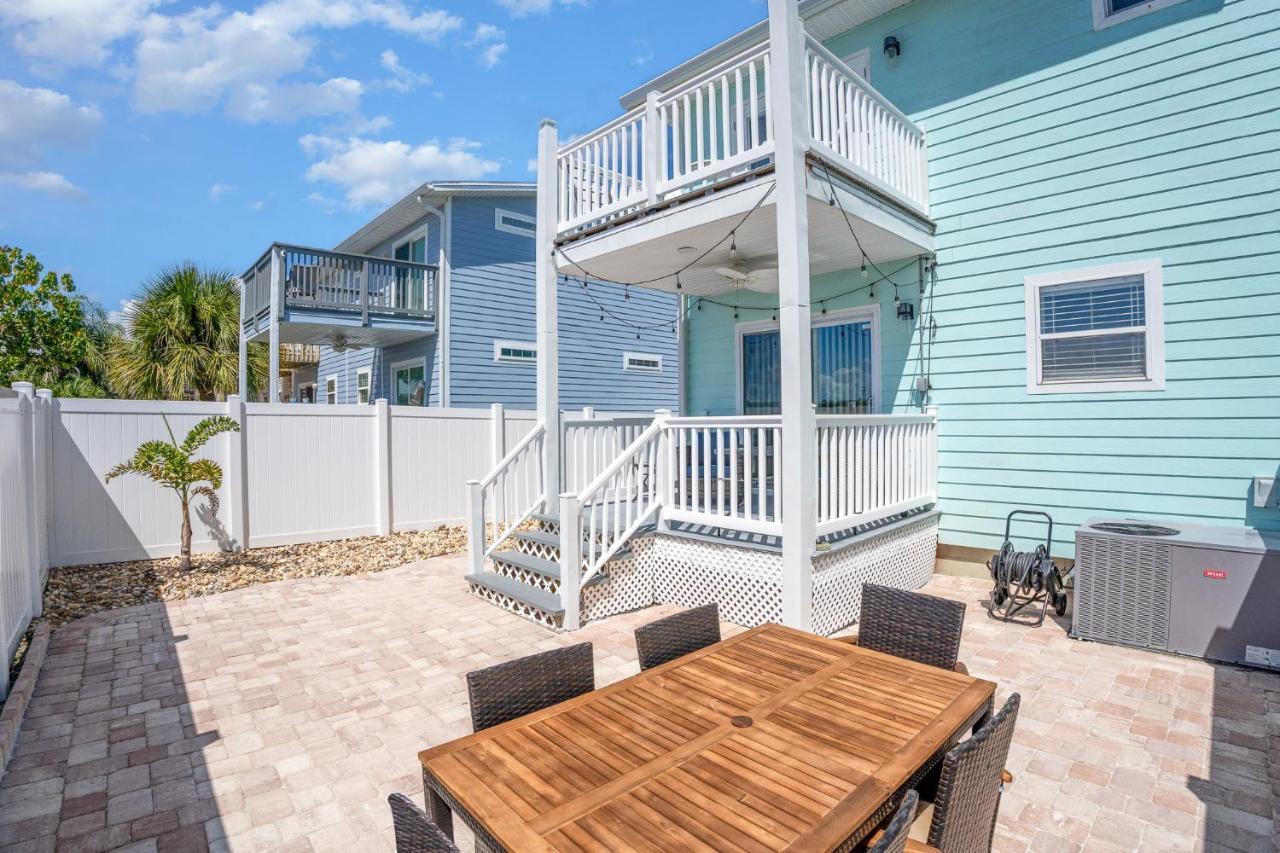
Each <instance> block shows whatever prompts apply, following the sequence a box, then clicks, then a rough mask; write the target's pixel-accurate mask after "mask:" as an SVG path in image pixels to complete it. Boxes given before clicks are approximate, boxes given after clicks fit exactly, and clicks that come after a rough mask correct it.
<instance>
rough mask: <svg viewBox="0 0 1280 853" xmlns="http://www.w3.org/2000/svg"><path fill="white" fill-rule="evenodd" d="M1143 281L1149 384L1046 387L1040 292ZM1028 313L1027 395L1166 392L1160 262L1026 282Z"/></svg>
mask: <svg viewBox="0 0 1280 853" xmlns="http://www.w3.org/2000/svg"><path fill="white" fill-rule="evenodd" d="M1137 275H1140V276H1142V278H1143V288H1142V292H1143V298H1144V300H1145V305H1144V307H1145V314H1146V326H1145V327H1144V331H1145V333H1146V338H1147V340H1146V355H1147V364H1146V374H1147V375H1146V378H1145V379H1117V380H1114V381H1112V380H1105V379H1103V380H1096V381H1092V382H1050V383H1044V382H1041V381H1040V322H1039V321H1040V290H1041V289H1042V288H1045V287H1052V286H1054V285H1060V284H1087V283H1089V282H1091V281H1105V280H1106V279H1109V278H1123V277H1126V276H1137ZM1023 308H1024V313H1025V315H1026V348H1027V393H1028V394H1085V393H1103V392H1108V391H1162V390H1164V379H1165V368H1164V270H1163V265H1162V263H1161V260H1160V258H1148V259H1146V260H1141V261H1126V262H1122V263H1115V264H1104V265H1102V266H1098V267H1086V268H1084V269H1074V270H1061V271H1058V272H1050V273H1037V274H1035V275H1029V276H1026V277H1024V278H1023Z"/></svg>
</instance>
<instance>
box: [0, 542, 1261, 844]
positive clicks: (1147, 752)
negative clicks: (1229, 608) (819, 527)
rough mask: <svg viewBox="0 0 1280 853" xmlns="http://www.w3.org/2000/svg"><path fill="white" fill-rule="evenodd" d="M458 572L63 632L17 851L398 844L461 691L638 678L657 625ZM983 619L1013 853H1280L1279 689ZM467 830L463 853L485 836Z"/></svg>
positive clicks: (976, 648)
mask: <svg viewBox="0 0 1280 853" xmlns="http://www.w3.org/2000/svg"><path fill="white" fill-rule="evenodd" d="M463 573H464V560H463V559H462V558H461V557H444V558H438V559H434V560H429V561H426V562H422V563H416V564H412V565H409V566H404V567H401V568H398V569H394V570H391V571H388V572H384V573H381V574H376V575H369V576H364V577H348V578H320V579H309V580H294V581H285V582H281V583H275V584H270V585H266V586H259V587H252V588H248V589H242V590H237V591H234V592H229V593H224V594H221V595H216V596H210V597H206V598H198V599H192V600H188V601H183V602H176V603H169V604H151V605H145V606H140V607H132V608H127V609H124V610H117V611H112V612H109V613H103V614H98V615H96V616H92V617H88V618H86V619H82V620H79V621H77V622H74V623H71V624H69V625H67V626H65V627H63V628H61V629H59V630H58V631H57V632H55V634H54V636H53V641H52V643H51V645H50V650H49V655H48V658H47V660H46V662H45V669H44V671H43V673H42V675H41V678H40V681H39V684H38V686H37V690H36V694H35V698H34V700H33V702H32V705H31V708H30V710H29V712H28V717H27V721H26V723H25V724H24V727H23V731H22V734H21V736H20V739H19V742H18V747H17V754H16V756H15V758H14V759H13V761H12V762H11V763H10V766H9V770H8V773H7V774H6V776H5V777H4V780H3V783H2V784H0V850H3V851H10V850H53V849H55V848H56V849H57V850H67V851H79V850H104V849H114V848H122V847H123V848H127V849H131V850H133V849H136V850H184V851H186V850H200V849H203V848H204V847H205V846H206V845H207V846H208V847H210V848H212V849H233V850H277V849H278V850H313V849H314V850H351V849H356V848H357V847H358V848H359V849H361V850H370V851H371V850H376V849H391V846H392V844H391V831H390V817H389V813H388V810H387V807H386V803H385V798H386V795H387V794H388V793H390V792H392V791H404V792H407V793H410V794H412V795H414V796H415V798H417V799H419V801H420V800H421V794H422V792H421V777H420V775H419V770H418V765H417V762H416V753H417V751H418V750H419V749H421V748H422V747H424V746H426V745H429V744H433V743H438V742H440V741H442V740H446V739H450V738H453V737H456V736H459V735H462V734H464V733H466V732H468V731H469V730H470V724H469V718H468V710H467V701H466V688H465V684H464V681H463V674H464V673H465V672H467V671H469V670H471V669H475V668H477V667H481V666H485V665H487V664H490V663H494V662H497V661H501V660H506V659H510V658H513V657H517V656H519V655H523V654H527V653H530V652H533V651H539V650H542V649H547V648H551V647H554V646H557V645H564V644H568V643H572V642H578V641H581V640H590V641H592V642H593V643H595V661H596V672H597V682H598V684H605V683H608V682H610V681H614V680H616V679H618V678H621V677H623V676H626V675H628V674H631V673H633V672H635V671H636V669H637V666H636V662H635V650H634V646H633V642H632V637H631V632H632V631H633V629H634V628H635V627H636V626H637V625H640V624H643V623H644V622H647V621H649V620H651V619H654V618H657V617H658V616H660V615H664V614H665V613H668V612H672V611H674V610H675V609H676V608H671V607H658V608H651V609H649V610H646V611H643V612H640V613H633V614H628V615H625V616H621V617H615V618H612V619H609V620H607V621H604V622H601V623H597V624H593V625H589V626H588V627H586V628H585V629H583V630H582V631H581V632H579V633H576V634H574V635H554V634H551V633H549V632H547V631H546V630H544V629H542V628H539V627H537V626H535V625H532V624H530V623H528V622H525V621H523V620H521V619H519V618H517V617H514V616H510V615H507V614H505V613H503V612H501V611H499V610H497V609H496V608H494V607H492V606H491V605H488V604H485V603H483V602H481V601H479V600H477V599H475V598H473V597H471V596H469V595H468V594H467V593H466V591H465V584H464V583H463V581H462V575H463ZM986 589H987V585H986V584H985V583H984V582H981V581H975V580H967V579H960V578H950V577H938V578H935V580H934V582H933V583H932V584H931V585H930V587H929V589H928V590H927V591H929V592H932V593H934V594H939V595H945V596H949V597H953V598H958V599H960V600H963V601H965V602H966V603H967V604H968V605H969V615H968V619H967V622H966V627H965V637H964V645H963V647H962V651H961V656H962V659H963V660H964V661H965V662H966V663H967V664H968V665H969V668H970V670H971V671H972V672H973V673H974V674H975V675H979V676H982V677H985V678H990V679H993V680H995V681H996V682H997V683H999V685H1000V687H1001V691H1000V694H1001V698H1002V697H1003V695H1004V694H1006V693H1007V692H1008V691H1010V690H1018V691H1020V692H1021V693H1022V695H1023V706H1022V713H1021V716H1020V718H1019V721H1018V729H1017V734H1016V742H1015V745H1014V748H1013V752H1012V754H1011V755H1010V759H1009V769H1010V770H1012V771H1013V772H1014V774H1015V776H1016V781H1015V782H1014V784H1013V786H1012V787H1011V788H1010V789H1009V790H1008V791H1007V792H1006V794H1005V798H1004V801H1003V805H1002V807H1001V817H1000V827H999V830H998V833H997V840H996V849H997V850H1001V851H1004V850H1010V851H1012V850H1028V849H1030V850H1095V851H1106V850H1135V849H1138V850H1159V851H1168V850H1207V851H1217V850H1227V849H1230V850H1247V851H1271V850H1275V849H1276V841H1277V835H1276V827H1277V817H1278V816H1280V815H1278V812H1277V803H1278V802H1280V676H1278V675H1271V674H1265V673H1260V672H1252V671H1245V670H1241V669H1235V668H1231V667H1220V666H1212V665H1209V664H1206V663H1203V662H1199V661H1194V660H1185V659H1180V658H1172V657H1166V656H1161V655H1155V654H1148V653H1143V652H1139V651H1134V650H1128V649H1118V648H1111V647H1107V646H1100V645H1092V644H1085V643H1077V642H1073V641H1071V640H1069V639H1067V637H1066V633H1065V630H1064V629H1063V627H1061V626H1060V625H1057V624H1053V623H1046V625H1045V626H1043V627H1041V628H1039V629H1027V628H1022V627H1015V626H1009V625H1004V624H1001V623H997V622H993V621H991V620H989V619H988V618H987V616H986V613H985V611H984V610H982V607H981V603H982V602H983V600H984V598H985V592H986ZM465 833H466V830H465V828H464V827H461V826H460V825H459V841H460V842H461V843H462V845H463V849H464V850H465V849H469V848H470V844H471V840H470V838H468V837H466V835H465Z"/></svg>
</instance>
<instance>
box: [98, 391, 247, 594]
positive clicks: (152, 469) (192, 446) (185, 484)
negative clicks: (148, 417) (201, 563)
mask: <svg viewBox="0 0 1280 853" xmlns="http://www.w3.org/2000/svg"><path fill="white" fill-rule="evenodd" d="M161 417H164V416H163V415H162V416H161ZM164 428H165V429H166V430H168V432H169V440H168V441H159V440H155V441H144V442H143V443H142V444H140V445H138V449H137V450H135V451H134V452H133V457H132V458H131V459H129V461H127V462H122V463H120V464H119V465H117V466H116V467H114V468H112V469H111V470H110V471H108V472H107V482H108V483H110V482H111V481H112V480H114V479H115V478H116V477H119V476H121V475H122V474H141V475H142V476H144V477H147V478H148V479H151V480H154V481H155V482H157V483H159V484H160V485H162V486H165V487H166V488H170V489H173V491H174V492H175V493H177V495H178V500H179V501H180V502H181V504H182V540H181V541H182V545H181V548H180V550H179V552H178V553H179V558H180V564H179V568H181V569H182V570H183V571H186V570H188V569H190V568H191V499H192V498H193V497H196V496H201V497H203V498H204V499H205V500H206V501H207V502H208V504H209V509H210V510H212V511H213V512H214V514H217V512H218V489H220V488H222V468H220V467H219V466H218V463H217V462H214V461H213V460H212V459H192V458H191V455H192V454H193V453H195V452H196V451H197V450H199V449H200V448H201V447H204V446H205V444H207V443H208V442H209V439H211V438H213V437H214V436H216V435H220V434H221V433H224V432H239V431H240V425H239V424H238V423H236V422H235V421H234V420H232V419H231V418H229V417H227V416H225V415H218V416H216V417H211V418H205V419H204V420H202V421H200V422H199V423H198V424H196V425H195V426H193V427H192V428H191V431H190V432H188V433H187V437H186V438H185V439H183V441H182V444H178V440H177V439H176V438H174V436H173V429H172V428H171V427H170V426H169V419H168V418H164Z"/></svg>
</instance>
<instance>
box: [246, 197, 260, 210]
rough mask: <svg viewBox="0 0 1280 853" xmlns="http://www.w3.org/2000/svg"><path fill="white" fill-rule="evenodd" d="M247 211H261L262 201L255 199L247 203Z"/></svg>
mask: <svg viewBox="0 0 1280 853" xmlns="http://www.w3.org/2000/svg"><path fill="white" fill-rule="evenodd" d="M249 209H250V210H262V199H260V198H257V199H254V200H253V201H251V202H249Z"/></svg>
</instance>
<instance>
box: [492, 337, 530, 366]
mask: <svg viewBox="0 0 1280 853" xmlns="http://www.w3.org/2000/svg"><path fill="white" fill-rule="evenodd" d="M493 360H494V361H501V362H508V363H511V364H533V363H535V362H537V360H538V347H537V345H536V344H531V343H525V342H524V341H494V342H493Z"/></svg>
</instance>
